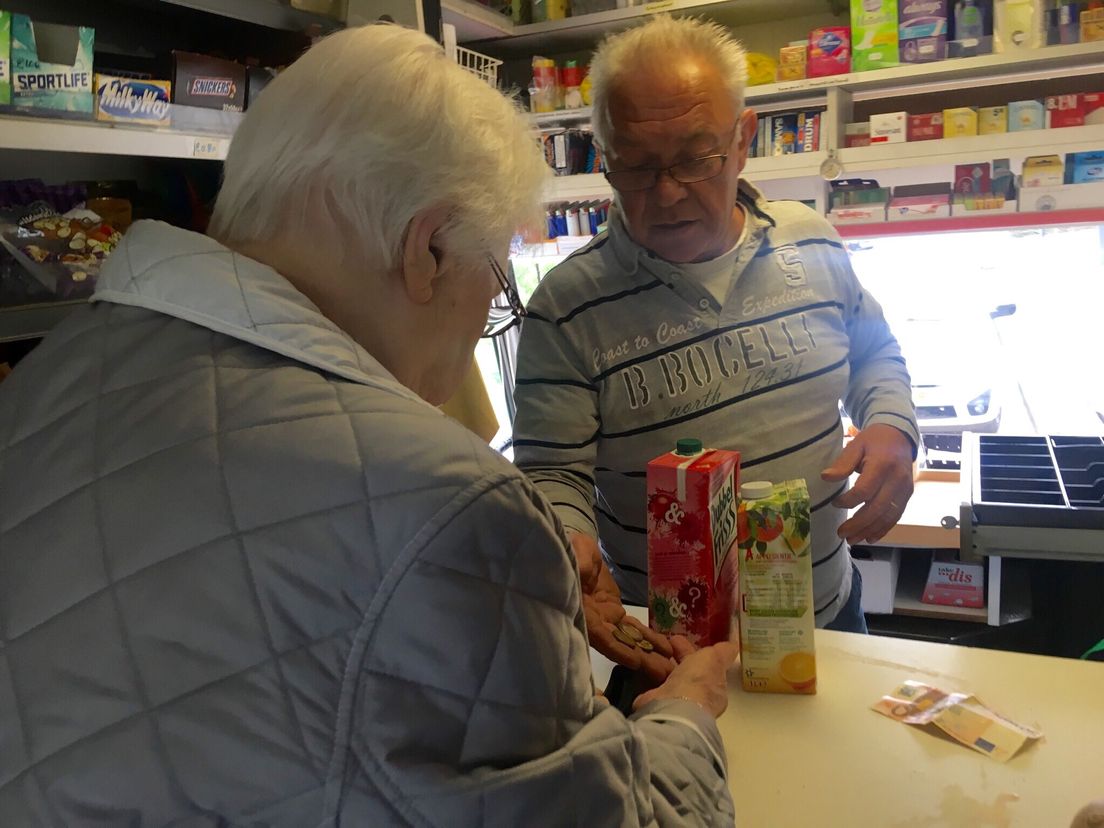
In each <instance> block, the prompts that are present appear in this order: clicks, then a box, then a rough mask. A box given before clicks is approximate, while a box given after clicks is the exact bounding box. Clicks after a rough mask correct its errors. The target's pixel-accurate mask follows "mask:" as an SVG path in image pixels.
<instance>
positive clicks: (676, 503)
mask: <svg viewBox="0 0 1104 828" xmlns="http://www.w3.org/2000/svg"><path fill="white" fill-rule="evenodd" d="M739 475H740V455H739V454H738V453H737V452H735V451H723V450H721V449H703V448H702V444H701V441H700V440H679V441H678V444H677V448H676V450H675V451H673V452H669V453H667V454H664V455H661V456H660V457H657V458H655V459H654V460H652V461H651V462H650V463H648V621H649V623H650V625H651V627H652V629H654V630H657V631H658V632H661V633H665V634H667V635H684V636H686V637H687V638H689V639H690V641H692V642H693V643H694V644H696V645H698V646H706V645H709V644H716V643H718V642H720V641H733V642H735V641H737V640H738V638H739V635H738V633H737V632H736V625H737V623H738V621H737V617H736V592H737V589H738V587H739V561H738V558H739V556H738V555H737V554H736V528H737V524H736V492H737V487H738V485H739Z"/></svg>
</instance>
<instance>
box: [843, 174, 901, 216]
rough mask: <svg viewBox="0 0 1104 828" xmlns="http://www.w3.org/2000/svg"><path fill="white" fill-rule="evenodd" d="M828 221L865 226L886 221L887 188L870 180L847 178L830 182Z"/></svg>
mask: <svg viewBox="0 0 1104 828" xmlns="http://www.w3.org/2000/svg"><path fill="white" fill-rule="evenodd" d="M831 185H832V192H831V193H830V194H829V196H828V208H829V209H828V220H829V221H830V222H832V223H833V224H866V223H870V222H882V221H885V220H886V204H887V202H888V201H889V188H888V187H880V186H878V182H877V181H874V180H872V179H863V178H849V179H844V180H842V181H833V182H831Z"/></svg>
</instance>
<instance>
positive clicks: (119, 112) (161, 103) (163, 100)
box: [96, 73, 172, 126]
mask: <svg viewBox="0 0 1104 828" xmlns="http://www.w3.org/2000/svg"><path fill="white" fill-rule="evenodd" d="M171 106H172V95H171V84H170V83H169V82H168V81H156V80H133V79H131V78H120V77H116V76H114V75H101V74H99V73H97V74H96V119H97V120H99V121H113V122H116V123H119V122H121V123H128V124H150V125H152V126H168V125H169V120H170V117H169V114H170V112H171Z"/></svg>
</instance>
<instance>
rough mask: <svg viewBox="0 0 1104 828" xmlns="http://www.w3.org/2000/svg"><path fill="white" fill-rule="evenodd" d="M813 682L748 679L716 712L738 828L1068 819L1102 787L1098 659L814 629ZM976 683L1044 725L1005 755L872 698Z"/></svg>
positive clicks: (1031, 824)
mask: <svg viewBox="0 0 1104 828" xmlns="http://www.w3.org/2000/svg"><path fill="white" fill-rule="evenodd" d="M816 644H817V666H818V693H817V695H816V696H780V695H763V694H753V693H745V692H744V691H743V690H742V689H740V687H739V677H738V673H737V672H736V671H735V670H734V671H732V672H731V673H730V674H729V676H730V679H732V680H733V682H734V683H733V684H732V686H731V690H730V701H729V708H728V710H727V711H726V713H725V714H724V716H722V717H721V719H720V721H719V726H720V729H721V734H722V735H723V737H724V740H725V745H726V749H727V751H728V761H729V787H730V789H731V790H732V794H733V798H734V800H735V802H736V813H737V818H738V821H737V824H738V825H740V826H741V827H742V828H789V826H795V828H796V827H797V826H818V827H820V826H825V827H826V826H841V827H842V826H848V828H865V827H866V826H870V828H927V826H938V827H939V828H943V827H944V826H946V828H988V827H989V826H992V828H1013V827H1014V826H1024V828H1066V826H1068V825H1069V823H1070V820H1071V819H1072V818H1073V815H1074V814H1075V813H1076V812H1077V811H1078V810H1079V809H1080V808H1081V806H1082V805H1084V804H1086V803H1088V802H1089V801H1091V800H1093V799H1096V798H1104V664H1101V663H1092V662H1081V661H1075V660H1072V659H1058V658H1049V657H1043V656H1030V655H1023V654H1019V653H1006V652H999V651H994V650H981V649H976V648H966V647H955V646H950V645H943V644H929V643H921V642H915V641H907V640H902V639H893V638H882V637H875V636H859V635H853V634H849V633H837V632H830V631H825V630H818V631H817V633H816ZM906 679H916V680H918V681H923V682H925V683H927V684H933V685H935V686H937V687H940V688H942V689H944V690H954V691H962V692H972V693H974V694H975V695H977V696H978V697H979V698H980V699H981V700H982V701H983V702H984V703H986V704H987V705H988V706H989V707H991V708H992V709H994V710H996V711H997V712H999V713H1001V714H1003V715H1005V716H1006V717H1008V718H1010V719H1012V720H1014V721H1016V722H1019V723H1021V724H1025V725H1029V726H1032V727H1037V728H1039V729H1041V730H1042V731H1043V733H1044V737H1043V739H1041V740H1040V741H1038V742H1035V743H1029V744H1028V745H1027V746H1025V747H1024V748H1023V749H1022V750H1021V751H1020V753H1018V754H1017V755H1016V756H1015V757H1013V758H1012V759H1011V760H1010V761H1009V762H1008V763H1007V764H1003V765H1002V764H1000V763H998V762H996V761H994V760H993V759H990V758H988V757H987V756H984V755H982V754H980V753H978V752H976V751H973V750H970V749H969V748H966V747H964V746H962V745H960V744H958V743H957V742H954V741H952V740H951V739H950V738H949V737H944V736H942V735H936V734H934V733H933V732H930V731H928V730H927V729H921V728H917V727H913V726H910V725H905V724H901V723H899V722H896V721H893V720H891V719H889V718H887V717H885V716H882V715H880V714H878V713H875V712H874V711H872V710H871V709H870V705H871V704H872V703H873V702H875V701H876V700H877V699H879V698H880V697H881V696H883V695H885V694H887V693H890V692H892V691H893V689H894V688H895V687H896V686H897V685H898V684H899V683H900V682H902V681H904V680H906Z"/></svg>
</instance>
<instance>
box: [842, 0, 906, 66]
mask: <svg viewBox="0 0 1104 828" xmlns="http://www.w3.org/2000/svg"><path fill="white" fill-rule="evenodd" d="M897 25H898V24H897V0H851V68H852V70H853V71H855V72H865V71H867V70H868V69H884V68H886V67H887V66H896V65H897V64H898V63H899V57H900V55H899V40H898V30H897Z"/></svg>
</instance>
